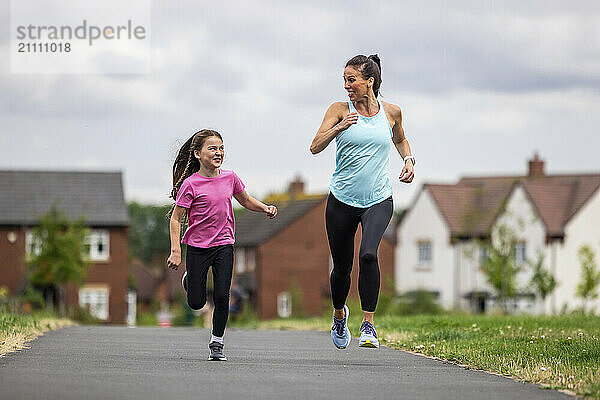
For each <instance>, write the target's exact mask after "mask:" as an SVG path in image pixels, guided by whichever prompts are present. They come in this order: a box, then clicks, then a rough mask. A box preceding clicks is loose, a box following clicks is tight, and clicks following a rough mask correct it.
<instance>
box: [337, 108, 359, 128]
mask: <svg viewBox="0 0 600 400" xmlns="http://www.w3.org/2000/svg"><path fill="white" fill-rule="evenodd" d="M357 122H358V113H356V112H352V113H348V114H346V116H345V117H344V119H342V120H341V121H340V123H339V126H340V128H341V129H342V130H344V131H345V130H346V129H348V128H350V126H351V125H354V124H355V123H357Z"/></svg>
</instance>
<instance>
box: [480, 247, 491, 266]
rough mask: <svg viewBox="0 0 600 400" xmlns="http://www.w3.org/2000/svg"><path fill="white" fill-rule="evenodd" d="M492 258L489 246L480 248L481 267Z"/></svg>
mask: <svg viewBox="0 0 600 400" xmlns="http://www.w3.org/2000/svg"><path fill="white" fill-rule="evenodd" d="M489 257H490V251H489V249H488V247H487V246H485V245H484V246H480V247H479V265H485V264H486V263H487V260H488V258H489Z"/></svg>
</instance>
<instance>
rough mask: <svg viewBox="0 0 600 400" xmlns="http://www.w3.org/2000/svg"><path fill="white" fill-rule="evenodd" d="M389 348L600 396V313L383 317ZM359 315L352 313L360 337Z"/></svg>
mask: <svg viewBox="0 0 600 400" xmlns="http://www.w3.org/2000/svg"><path fill="white" fill-rule="evenodd" d="M375 323H376V326H377V330H378V335H379V338H380V340H381V342H382V343H383V344H385V345H387V346H389V347H392V348H396V349H402V350H407V351H411V352H415V353H420V354H423V355H426V356H429V357H433V358H437V359H440V360H444V361H448V362H451V363H454V364H459V365H462V366H464V367H466V368H472V369H478V370H484V371H488V372H493V373H497V374H500V375H504V376H510V377H513V378H515V379H517V380H519V381H523V382H531V383H537V384H541V385H544V386H547V387H549V388H552V389H564V390H569V391H572V392H574V393H576V394H578V395H581V396H585V397H588V398H593V399H600V340H599V339H600V317H592V316H582V315H566V316H565V315H561V316H548V317H534V316H472V315H435V316H423V315H419V316H404V317H403V316H382V317H377V318H376V321H375ZM330 325H331V321H330V318H311V319H304V320H272V321H264V322H259V323H258V326H257V327H258V328H259V329H317V330H329V329H330ZM359 325H360V316H358V315H356V313H355V315H352V314H351V315H350V321H349V326H350V328H351V330H352V334H353V336H354V335H356V336H358V328H359Z"/></svg>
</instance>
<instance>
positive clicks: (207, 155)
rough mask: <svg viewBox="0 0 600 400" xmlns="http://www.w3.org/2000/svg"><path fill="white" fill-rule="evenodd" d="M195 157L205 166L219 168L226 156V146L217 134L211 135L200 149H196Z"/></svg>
mask: <svg viewBox="0 0 600 400" xmlns="http://www.w3.org/2000/svg"><path fill="white" fill-rule="evenodd" d="M194 157H196V158H197V159H198V161H200V164H201V165H203V166H204V167H205V168H209V169H217V168H219V167H220V166H221V164H223V158H224V157H225V146H223V141H222V140H221V139H219V138H218V137H216V136H211V137H209V138H207V139H206V140H205V141H204V144H203V145H202V149H200V151H198V150H194Z"/></svg>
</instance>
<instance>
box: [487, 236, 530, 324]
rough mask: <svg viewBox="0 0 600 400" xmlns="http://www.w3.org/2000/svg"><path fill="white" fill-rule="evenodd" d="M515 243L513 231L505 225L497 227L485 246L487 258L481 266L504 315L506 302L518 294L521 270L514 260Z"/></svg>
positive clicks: (506, 308) (506, 311) (506, 310)
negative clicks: (518, 275)
mask: <svg viewBox="0 0 600 400" xmlns="http://www.w3.org/2000/svg"><path fill="white" fill-rule="evenodd" d="M515 243H516V237H515V235H514V233H513V231H512V230H511V229H510V228H509V227H507V226H505V225H501V226H498V227H497V228H496V232H495V235H494V237H493V240H491V242H490V243H489V244H488V245H487V246H488V257H487V259H486V260H485V261H484V264H483V266H482V270H483V273H484V274H485V275H486V277H487V281H488V283H489V284H490V286H492V288H494V290H495V291H496V295H497V297H498V301H499V303H500V306H501V307H502V311H503V312H504V313H508V300H510V299H513V298H514V297H515V296H516V294H517V292H518V287H517V274H518V273H519V272H520V271H521V269H522V266H521V265H519V264H518V263H517V262H516V260H515Z"/></svg>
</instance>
